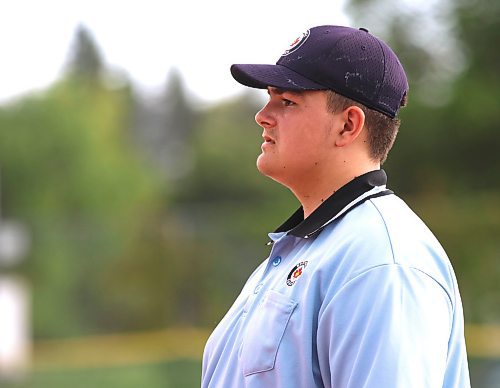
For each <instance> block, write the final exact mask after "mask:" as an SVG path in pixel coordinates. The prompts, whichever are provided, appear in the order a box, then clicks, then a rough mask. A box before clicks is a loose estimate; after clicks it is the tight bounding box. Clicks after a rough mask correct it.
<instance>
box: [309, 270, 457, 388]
mask: <svg viewBox="0 0 500 388" xmlns="http://www.w3.org/2000/svg"><path fill="white" fill-rule="evenodd" d="M331 288H332V290H330V292H329V294H328V295H327V296H326V298H325V301H324V304H323V306H322V308H321V310H320V314H319V318H318V332H317V336H318V337H317V349H318V359H319V365H320V373H321V377H322V379H323V384H324V385H325V387H335V388H361V387H363V388H380V387H384V388H396V387H399V388H401V387H405V388H417V387H418V388H422V387H426V388H434V387H436V388H437V387H442V384H443V378H444V373H445V369H446V359H447V349H448V340H449V337H450V331H451V325H452V316H453V305H452V300H453V299H452V298H450V296H449V294H448V293H447V292H446V290H445V289H444V288H443V287H442V286H441V285H440V284H439V283H438V282H436V281H435V280H434V279H433V278H432V277H430V276H429V275H427V274H425V273H423V272H421V271H420V270H417V269H415V268H410V267H404V266H401V265H396V264H389V265H381V266H378V267H375V268H372V269H369V270H368V271H366V272H364V273H362V274H359V275H358V276H356V277H355V278H353V279H351V280H350V281H348V282H347V283H346V284H345V285H344V286H343V287H342V288H341V289H340V290H338V291H334V290H333V287H331Z"/></svg>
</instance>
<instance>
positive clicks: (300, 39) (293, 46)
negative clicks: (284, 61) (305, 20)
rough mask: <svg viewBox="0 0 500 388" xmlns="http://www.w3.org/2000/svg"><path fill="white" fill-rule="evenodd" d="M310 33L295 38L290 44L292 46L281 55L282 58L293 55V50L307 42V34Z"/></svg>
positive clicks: (308, 32)
mask: <svg viewBox="0 0 500 388" xmlns="http://www.w3.org/2000/svg"><path fill="white" fill-rule="evenodd" d="M310 33H311V32H310V31H309V30H307V31H306V32H303V33H302V35H300V36H298V37H297V38H295V40H294V41H293V42H292V44H291V45H290V46H289V47H288V49H286V50H285V52H284V53H283V54H281V56H282V57H284V56H287V55H289V54H291V53H293V52H294V51H295V50H297V49H298V48H299V47H300V46H302V45H303V44H304V42H305V41H306V40H307V38H308V37H309V34H310Z"/></svg>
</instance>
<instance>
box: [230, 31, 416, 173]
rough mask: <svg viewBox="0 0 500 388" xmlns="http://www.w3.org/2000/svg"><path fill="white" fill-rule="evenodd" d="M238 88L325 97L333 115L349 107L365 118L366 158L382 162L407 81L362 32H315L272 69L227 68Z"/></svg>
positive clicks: (382, 47)
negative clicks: (317, 93)
mask: <svg viewBox="0 0 500 388" xmlns="http://www.w3.org/2000/svg"><path fill="white" fill-rule="evenodd" d="M231 73H232V75H233V77H234V78H235V79H236V80H237V81H238V82H240V83H241V84H243V85H246V86H250V87H255V88H261V89H265V88H268V87H275V88H279V89H281V90H291V91H306V90H326V91H328V107H329V109H330V110H331V111H332V112H334V113H336V112H338V111H339V110H343V109H346V108H347V107H348V106H350V105H355V106H358V107H360V108H361V109H362V110H363V112H364V114H365V116H366V120H365V124H366V127H367V131H368V143H369V152H370V156H371V157H372V158H373V159H374V160H377V161H379V162H381V163H383V162H384V161H385V159H386V157H387V153H388V152H389V149H390V148H391V146H392V144H393V142H394V139H395V136H396V133H397V130H398V127H399V120H398V119H397V118H396V116H397V114H398V111H399V108H400V107H401V106H404V105H405V103H406V97H407V92H408V81H407V78H406V74H405V72H404V69H403V67H402V65H401V63H400V61H399V60H398V58H397V56H396V55H395V54H394V52H393V51H392V50H391V49H390V48H389V46H387V44H385V43H384V42H383V41H382V40H380V39H378V38H376V37H374V36H373V35H371V34H370V33H368V31H367V30H365V29H359V30H358V29H354V28H350V27H342V26H318V27H313V28H311V29H309V30H307V31H306V32H305V33H304V34H302V35H301V36H300V37H299V38H297V39H296V40H295V41H294V42H293V43H292V44H291V45H290V47H289V48H288V49H287V50H286V51H285V52H284V53H283V54H282V56H281V57H280V59H279V60H278V62H277V63H276V65H248V64H247V65H242V64H237V65H233V66H231Z"/></svg>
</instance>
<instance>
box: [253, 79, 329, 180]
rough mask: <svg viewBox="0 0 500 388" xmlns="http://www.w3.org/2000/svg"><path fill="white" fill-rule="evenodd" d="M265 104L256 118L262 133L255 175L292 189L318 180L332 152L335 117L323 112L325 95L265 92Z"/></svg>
mask: <svg viewBox="0 0 500 388" xmlns="http://www.w3.org/2000/svg"><path fill="white" fill-rule="evenodd" d="M268 92H269V101H268V102H267V104H266V105H265V106H264V107H263V108H262V109H261V110H260V111H259V112H258V113H257V114H256V116H255V121H257V124H259V125H260V126H261V127H262V128H263V129H264V131H263V133H262V137H263V138H264V143H263V144H262V147H261V148H262V153H261V154H260V155H259V157H258V159H257V168H258V169H259V171H260V172H261V173H262V174H264V175H266V176H268V177H270V178H272V179H274V180H276V181H278V182H280V183H282V184H284V185H285V186H288V187H290V186H296V185H300V184H302V183H305V182H308V181H310V180H311V179H314V177H319V176H321V169H324V168H331V165H329V164H328V163H327V162H328V160H329V158H330V157H331V155H332V151H333V150H334V137H335V136H334V133H335V131H332V128H334V126H335V125H336V120H338V117H336V115H334V114H333V113H331V112H329V111H328V110H327V102H326V98H327V97H326V96H327V94H326V92H325V91H302V92H296V91H287V90H281V89H277V88H273V87H269V88H268Z"/></svg>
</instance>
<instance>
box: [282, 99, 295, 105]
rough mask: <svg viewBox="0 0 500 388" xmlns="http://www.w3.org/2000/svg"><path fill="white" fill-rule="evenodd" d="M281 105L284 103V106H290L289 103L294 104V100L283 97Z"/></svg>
mask: <svg viewBox="0 0 500 388" xmlns="http://www.w3.org/2000/svg"><path fill="white" fill-rule="evenodd" d="M283 105H285V106H291V105H295V102H293V101H290V100H288V99H286V98H284V99H283Z"/></svg>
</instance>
